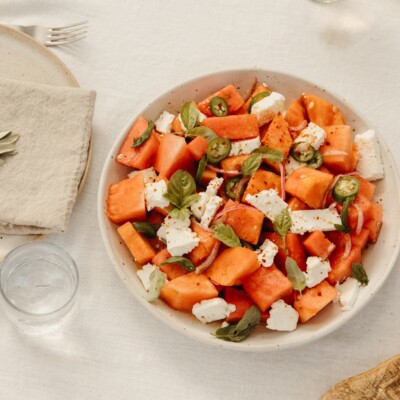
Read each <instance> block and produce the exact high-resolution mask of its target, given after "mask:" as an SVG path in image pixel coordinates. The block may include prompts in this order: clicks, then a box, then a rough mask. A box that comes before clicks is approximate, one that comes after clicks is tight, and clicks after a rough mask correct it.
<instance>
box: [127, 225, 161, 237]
mask: <svg viewBox="0 0 400 400" xmlns="http://www.w3.org/2000/svg"><path fill="white" fill-rule="evenodd" d="M132 225H133V226H134V228H135V229H136V230H137V231H138V232H140V233H143V235H145V236H147V237H149V238H155V237H156V236H157V231H158V230H159V229H160V227H161V225H160V224H149V223H148V222H133V223H132Z"/></svg>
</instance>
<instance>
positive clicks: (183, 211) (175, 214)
mask: <svg viewBox="0 0 400 400" xmlns="http://www.w3.org/2000/svg"><path fill="white" fill-rule="evenodd" d="M168 214H169V215H170V216H171V217H172V218H176V219H180V220H182V221H183V220H185V219H186V218H187V217H189V216H190V211H189V210H188V209H187V208H171V209H170V210H169V211H168Z"/></svg>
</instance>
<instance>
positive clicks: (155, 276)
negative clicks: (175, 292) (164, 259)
mask: <svg viewBox="0 0 400 400" xmlns="http://www.w3.org/2000/svg"><path fill="white" fill-rule="evenodd" d="M164 283H165V274H164V273H163V272H161V271H160V270H159V269H158V268H156V269H155V270H154V271H153V272H152V273H151V274H150V288H149V290H148V295H147V301H149V302H152V301H153V300H155V299H157V298H158V296H159V295H160V292H161V288H162V287H163V286H164Z"/></svg>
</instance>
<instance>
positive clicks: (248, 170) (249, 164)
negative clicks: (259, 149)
mask: <svg viewBox="0 0 400 400" xmlns="http://www.w3.org/2000/svg"><path fill="white" fill-rule="evenodd" d="M262 159H263V155H262V154H253V155H251V156H250V157H249V158H246V160H245V161H244V163H243V165H242V175H243V176H244V177H245V178H247V177H249V176H251V175H253V174H254V172H256V171H257V170H258V168H260V165H261V162H262Z"/></svg>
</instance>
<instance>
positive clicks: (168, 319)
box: [98, 70, 400, 351]
mask: <svg viewBox="0 0 400 400" xmlns="http://www.w3.org/2000/svg"><path fill="white" fill-rule="evenodd" d="M254 78H257V79H258V80H259V81H260V82H267V83H268V86H270V87H271V88H272V89H274V90H275V91H277V92H280V93H282V94H283V95H284V96H285V97H286V106H288V105H289V103H290V102H291V100H293V99H297V98H299V96H300V95H301V93H303V92H311V93H314V94H316V95H319V96H321V97H323V98H325V99H327V100H328V101H331V102H332V103H333V104H335V105H336V106H338V107H339V108H340V109H341V111H342V113H343V114H344V117H345V119H346V121H347V122H348V124H349V125H351V126H352V128H353V131H354V134H356V133H360V132H363V131H364V130H366V129H370V128H373V127H372V125H371V124H370V123H369V122H368V121H367V120H366V118H365V117H363V116H361V114H359V113H358V111H356V110H355V109H354V108H353V107H351V106H350V105H349V104H347V103H346V102H345V101H343V100H342V99H341V98H339V97H338V96H335V95H333V94H331V93H330V92H328V91H327V90H325V89H323V88H321V87H319V86H317V85H315V84H314V83H311V82H308V81H305V80H303V79H300V78H297V77H295V76H292V75H287V74H284V73H280V72H273V71H266V70H237V71H227V72H219V73H215V74H210V75H206V76H203V77H200V78H197V79H193V80H191V81H189V82H186V83H184V84H182V85H179V86H177V87H176V88H174V89H172V90H170V91H168V92H167V93H164V94H163V95H161V96H160V97H158V98H157V99H155V100H154V101H153V102H152V103H151V104H149V105H148V106H147V107H146V108H144V109H143V110H142V111H141V112H140V113H138V114H137V115H135V116H132V119H131V120H130V121H129V122H128V124H127V125H126V127H125V128H124V129H123V131H122V132H121V133H120V135H119V136H118V139H117V140H116V142H115V143H114V145H113V146H112V148H111V149H110V152H109V154H108V156H107V159H106V162H105V164H104V168H103V172H102V175H101V179H100V184H99V193H98V218H99V224H100V230H101V234H102V237H103V240H104V244H105V246H106V249H107V252H108V255H109V257H110V259H111V261H112V263H113V265H114V268H115V270H116V271H117V273H118V275H119V276H120V277H121V279H122V280H123V281H124V282H125V283H126V285H127V287H128V288H129V290H130V292H131V293H132V294H133V295H134V296H135V297H136V299H137V300H138V301H139V302H140V303H141V304H143V305H144V306H145V307H146V308H147V309H148V310H149V311H150V312H151V313H152V314H153V315H154V316H156V317H157V318H159V319H160V320H161V321H163V322H164V323H165V324H166V325H168V326H169V327H171V328H173V329H175V330H176V331H178V332H181V333H183V334H185V335H187V336H189V337H191V338H193V339H197V340H200V341H202V342H204V343H207V344H210V345H214V346H219V347H224V348H229V349H234V350H242V351H270V350H277V349H284V348H289V347H295V346H299V345H301V344H305V343H308V342H311V341H313V340H316V339H318V338H320V337H322V336H325V335H327V334H328V333H330V332H332V331H334V330H335V329H337V328H339V327H340V326H341V325H343V324H344V323H345V322H346V321H348V320H349V319H350V318H351V317H352V316H353V315H355V314H356V313H358V312H359V311H360V310H361V308H362V307H364V306H365V305H366V304H367V303H368V302H369V301H370V300H371V299H372V297H373V295H374V294H375V293H376V292H377V291H378V289H379V288H380V287H381V286H382V284H383V283H384V281H385V280H386V278H387V277H388V275H389V273H390V271H391V269H392V267H393V265H394V263H395V261H396V258H397V256H398V253H399V243H400V230H399V229H398V226H399V223H400V207H399V204H400V194H399V193H400V192H399V178H398V174H397V171H396V168H395V163H394V162H393V159H392V157H391V155H390V153H389V150H388V149H387V147H386V145H385V144H384V142H383V140H382V139H381V140H380V144H381V153H382V159H383V163H384V169H385V178H384V179H383V180H381V181H379V182H377V188H376V193H375V199H379V200H381V201H382V204H383V210H384V213H383V226H382V230H381V234H380V237H379V239H378V242H377V244H375V245H371V246H370V247H369V248H368V249H367V251H366V254H365V259H364V265H365V269H366V271H367V273H368V276H369V280H370V282H369V284H368V286H366V287H364V288H362V289H361V290H360V291H359V295H358V298H357V301H356V303H355V305H354V307H353V308H352V309H351V310H350V311H346V312H343V311H342V310H341V307H340V305H339V304H330V305H329V306H327V307H326V308H325V309H324V310H322V311H321V312H320V313H319V314H318V315H317V316H316V317H314V318H313V319H311V320H310V321H308V322H307V323H306V324H304V325H302V324H299V325H298V328H297V329H296V330H295V331H293V332H275V331H270V330H268V329H266V328H265V326H259V327H257V328H256V330H255V331H254V332H253V333H252V334H251V335H250V337H249V338H248V339H246V340H245V341H243V342H241V343H231V342H225V341H222V340H219V339H216V338H215V337H214V336H213V335H211V333H213V332H214V331H215V330H216V329H217V328H218V327H220V325H221V324H220V322H218V323H213V324H207V325H205V324H202V323H201V322H199V321H198V320H197V319H196V318H195V317H194V316H193V315H191V314H189V313H183V312H177V311H174V310H173V309H171V308H170V307H168V306H167V305H166V304H165V303H163V302H162V301H161V300H156V301H155V302H153V303H148V302H147V301H146V299H145V291H144V289H143V287H142V284H141V282H140V281H139V279H138V277H137V275H136V267H135V263H134V261H133V259H132V257H131V255H130V253H129V251H128V250H127V249H126V247H125V245H124V244H121V239H120V238H119V235H118V233H117V231H116V225H114V224H112V223H111V222H110V221H109V220H108V218H107V215H106V212H105V204H106V198H107V190H108V187H109V186H110V185H111V184H113V183H116V182H118V181H119V180H121V179H124V178H126V175H127V173H128V172H129V169H128V168H125V167H122V166H121V165H119V164H117V163H116V162H115V156H116V154H117V152H118V150H119V147H120V146H121V144H122V142H123V141H124V139H125V136H126V135H127V133H128V131H129V128H130V127H131V125H132V123H133V122H134V121H135V120H136V118H137V117H138V115H143V116H144V117H146V118H148V119H152V120H154V119H156V118H157V116H158V115H159V113H160V112H161V111H163V110H167V111H170V112H173V113H177V112H178V111H179V110H180V108H181V106H182V104H183V103H184V102H185V101H188V100H195V101H199V100H201V99H203V98H205V97H207V96H208V95H209V94H210V93H213V92H215V91H216V90H218V89H220V88H221V87H223V86H225V85H228V84H230V83H233V84H234V85H235V86H237V87H238V89H239V91H242V92H245V91H246V90H248V88H249V87H250V85H251V83H252V82H253V81H254Z"/></svg>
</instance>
